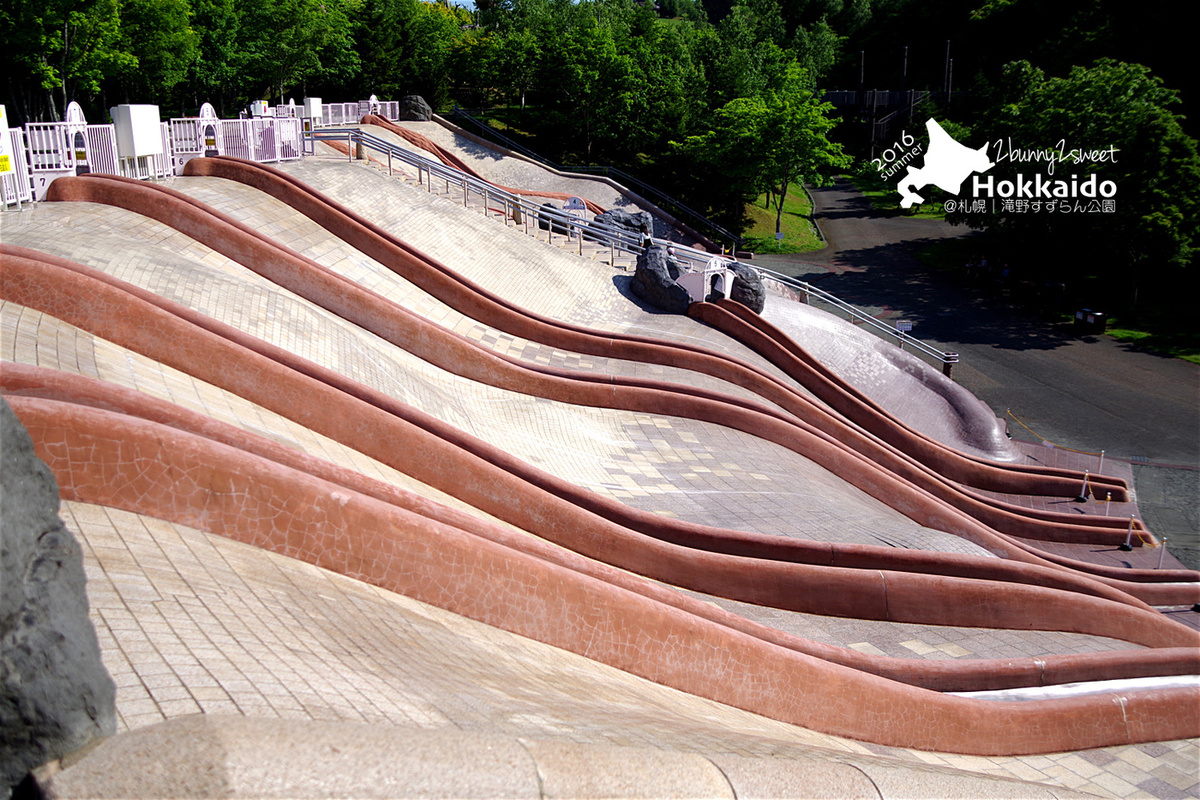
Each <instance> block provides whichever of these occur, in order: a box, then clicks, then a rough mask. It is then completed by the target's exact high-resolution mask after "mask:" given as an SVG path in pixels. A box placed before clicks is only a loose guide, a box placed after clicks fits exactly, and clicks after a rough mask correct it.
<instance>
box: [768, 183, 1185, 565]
mask: <svg viewBox="0 0 1200 800" xmlns="http://www.w3.org/2000/svg"><path fill="white" fill-rule="evenodd" d="M813 197H814V199H815V201H816V215H817V219H818V223H819V224H820V226H821V229H822V231H823V233H824V234H825V237H826V239H827V241H828V242H829V246H828V247H826V248H825V249H824V250H821V251H818V252H814V253H805V254H803V255H801V256H765V257H762V258H760V259H755V261H756V262H761V263H762V264H763V265H765V266H769V267H770V268H772V269H775V270H778V271H780V272H785V273H787V274H791V275H795V276H796V277H800V278H802V279H804V280H807V281H810V282H813V283H815V284H816V285H819V286H820V287H821V288H822V289H825V290H826V291H829V292H832V293H833V294H835V295H837V296H839V297H841V298H842V299H844V300H846V301H848V302H851V303H854V304H855V305H858V306H860V307H862V308H863V309H865V310H867V311H869V312H870V313H873V314H876V315H878V316H881V317H885V318H888V319H904V320H908V321H911V322H912V323H913V329H912V334H913V335H914V336H916V337H918V338H920V339H923V340H925V341H928V342H930V343H931V344H934V345H935V346H937V347H939V348H941V349H943V350H951V351H955V352H958V353H959V354H960V363H959V364H958V365H956V366H955V368H954V378H955V380H956V381H958V382H959V383H960V384H962V385H963V386H965V387H966V388H967V389H969V390H970V391H972V392H973V393H974V394H975V395H976V396H977V397H979V398H980V399H981V400H983V401H984V402H985V403H987V404H988V405H989V406H991V407H992V409H993V410H995V411H996V413H997V415H999V416H1001V417H1004V416H1005V415H1006V412H1007V411H1009V410H1011V412H1012V414H1013V415H1015V416H1016V417H1017V419H1019V420H1020V421H1021V422H1023V423H1024V424H1025V425H1027V426H1028V427H1029V428H1030V429H1032V430H1033V431H1034V432H1035V434H1036V435H1035V434H1032V433H1030V432H1029V431H1028V430H1025V429H1023V428H1021V427H1020V426H1019V425H1017V424H1015V423H1011V420H1010V431H1011V432H1012V434H1013V436H1014V438H1017V439H1023V440H1026V441H1035V442H1036V441H1040V440H1042V439H1045V440H1048V441H1051V442H1054V443H1055V444H1057V445H1061V446H1065V447H1070V448H1073V449H1076V450H1083V451H1088V452H1099V451H1100V450H1104V451H1105V457H1106V458H1116V459H1124V460H1129V461H1132V462H1133V465H1134V477H1135V488H1136V490H1137V493H1138V505H1139V508H1140V509H1141V511H1142V514H1143V516H1144V517H1145V519H1146V522H1147V523H1148V524H1149V526H1150V528H1151V530H1153V531H1154V532H1155V533H1157V534H1158V535H1159V536H1166V537H1167V538H1168V539H1169V542H1168V546H1169V549H1170V550H1171V552H1172V554H1174V555H1175V556H1176V557H1177V558H1179V559H1180V560H1181V561H1183V562H1184V563H1186V564H1188V565H1189V566H1191V567H1193V568H1196V569H1200V365H1196V364H1192V363H1189V362H1187V361H1183V360H1181V359H1172V358H1164V357H1162V356H1158V355H1154V354H1152V353H1148V352H1144V351H1140V350H1137V349H1136V348H1133V347H1131V346H1128V345H1124V344H1121V343H1120V342H1117V341H1116V340H1114V339H1112V338H1110V337H1107V336H1103V335H1098V336H1093V335H1084V336H1081V335H1079V334H1077V333H1076V332H1075V331H1074V330H1073V329H1072V326H1071V325H1070V324H1069V323H1055V322H1049V321H1047V320H1045V319H1043V318H1039V317H1038V316H1037V315H1034V314H1032V313H1029V312H1027V311H1026V310H1024V309H1022V308H1020V307H1016V306H1013V305H1010V304H1009V303H1008V302H1007V301H1006V300H1005V299H1004V295H1003V293H1002V292H1001V291H1000V288H1001V287H1000V286H999V285H998V284H996V282H995V281H994V279H993V280H991V282H989V281H988V280H977V281H976V282H973V283H968V282H966V281H964V280H962V279H961V278H955V277H951V276H948V275H946V274H944V273H939V272H933V271H931V270H929V269H928V268H926V267H924V266H923V265H922V264H920V262H918V261H917V259H916V258H915V256H914V254H915V253H916V252H917V251H919V250H920V249H921V248H923V247H925V246H927V245H928V244H929V243H931V242H933V241H936V240H938V239H943V238H947V237H958V236H969V235H971V234H970V232H969V231H967V230H966V229H964V228H955V227H952V226H950V225H947V224H946V223H944V222H941V221H936V220H922V219H913V218H909V217H903V216H886V215H882V214H879V213H877V212H875V211H873V210H872V209H871V208H870V205H869V204H868V203H867V202H866V201H865V200H864V199H863V197H862V196H861V195H860V194H859V193H858V192H857V191H855V190H854V189H853V187H851V186H850V185H849V184H848V183H845V182H839V183H838V184H836V185H834V186H831V187H826V188H822V189H816V190H814V191H813Z"/></svg>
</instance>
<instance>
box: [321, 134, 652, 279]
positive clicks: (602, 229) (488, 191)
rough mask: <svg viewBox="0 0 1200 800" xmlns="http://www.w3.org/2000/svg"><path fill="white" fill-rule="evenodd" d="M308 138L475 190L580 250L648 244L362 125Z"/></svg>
mask: <svg viewBox="0 0 1200 800" xmlns="http://www.w3.org/2000/svg"><path fill="white" fill-rule="evenodd" d="M305 139H306V141H312V142H320V141H336V142H344V143H346V145H347V147H348V150H349V155H348V158H349V159H350V160H354V158H355V154H356V151H357V149H358V148H359V147H360V146H361V147H362V149H363V152H364V155H365V153H366V151H375V152H377V153H379V154H380V155H383V156H386V157H387V164H388V172H389V173H391V172H392V171H393V169H394V166H393V165H394V163H395V162H397V161H398V162H400V163H402V164H407V165H408V166H410V167H415V168H416V170H417V182H418V184H420V185H423V186H425V187H426V189H427V190H429V191H432V190H433V181H434V180H435V179H436V180H439V181H442V182H444V184H445V187H446V189H447V190H449V189H450V188H451V187H452V186H453V187H460V188H461V189H462V197H463V206H469V205H470V202H471V197H472V195H474V196H476V197H477V198H478V199H479V200H480V201H482V204H483V206H484V208H485V209H488V210H491V209H493V208H496V207H497V206H498V207H499V208H498V210H500V211H501V212H502V213H503V214H504V217H505V219H506V221H507V220H508V219H512V220H513V221H514V222H515V223H516V224H517V225H522V224H523V225H524V226H525V229H526V231H527V232H528V230H529V224H530V222H531V221H532V222H533V223H534V224H535V225H537V226H538V227H539V228H540V229H542V230H546V231H548V236H550V237H553V236H554V235H556V234H557V235H559V236H566V237H569V238H570V239H573V240H578V242H579V250H580V252H581V253H582V251H583V243H584V242H585V241H592V242H596V243H598V244H607V245H608V246H609V247H610V249H611V250H612V251H613V257H614V258H615V257H616V253H617V252H618V251H620V252H626V253H633V254H637V253H640V252H642V250H643V249H644V248H645V246H646V244H647V239H646V238H645V237H643V236H640V235H638V234H636V233H633V232H631V231H628V230H625V229H623V228H616V227H613V226H610V225H605V224H603V223H599V222H596V221H594V220H587V219H583V218H581V217H579V216H575V215H573V214H572V213H571V212H570V211H569V210H567V209H561V208H554V207H552V206H548V205H541V204H538V203H536V202H532V201H530V200H528V199H526V198H525V197H522V196H521V195H519V194H515V193H513V192H509V191H507V190H505V189H500V188H498V187H496V186H493V185H492V184H490V183H488V182H487V181H484V180H481V179H479V178H476V177H474V176H472V175H468V174H467V173H465V172H463V171H461V170H459V169H456V168H455V167H451V166H447V165H446V164H443V163H442V162H440V161H438V160H436V159H431V158H426V157H425V156H422V155H420V154H418V153H414V152H412V151H411V150H407V149H405V148H403V147H400V146H399V145H396V144H394V143H392V142H389V141H387V140H386V139H381V138H379V137H378V136H375V135H374V134H370V133H367V132H365V131H362V130H358V129H354V128H350V129H330V128H321V129H318V130H316V131H311V132H308V133H306V134H305ZM542 202H543V203H544V202H546V201H545V198H542Z"/></svg>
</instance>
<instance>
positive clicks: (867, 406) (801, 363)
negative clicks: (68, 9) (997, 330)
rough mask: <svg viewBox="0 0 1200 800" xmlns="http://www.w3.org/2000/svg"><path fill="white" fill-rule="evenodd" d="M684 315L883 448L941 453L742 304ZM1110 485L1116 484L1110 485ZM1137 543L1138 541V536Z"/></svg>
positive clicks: (1051, 518) (1037, 514) (1095, 481)
mask: <svg viewBox="0 0 1200 800" xmlns="http://www.w3.org/2000/svg"><path fill="white" fill-rule="evenodd" d="M688 314H689V316H692V317H693V318H695V319H698V320H700V321H702V322H704V323H706V324H708V325H711V326H712V327H714V328H716V329H717V330H719V331H721V332H722V333H724V334H726V335H728V336H730V337H732V338H734V339H736V340H737V341H739V342H741V343H742V344H744V345H746V346H747V347H749V348H750V349H752V350H754V351H755V352H757V353H759V354H760V355H762V356H763V357H764V358H767V359H768V360H769V361H771V363H773V364H774V365H775V366H777V367H779V368H780V369H782V370H783V371H784V372H785V373H786V374H788V375H789V376H790V377H791V378H793V379H794V380H796V381H797V382H798V383H800V384H801V385H803V386H805V387H806V388H809V389H810V390H811V391H813V392H814V394H819V395H820V396H821V399H822V401H824V402H826V403H828V404H829V405H830V407H831V408H834V409H835V410H837V411H838V412H839V413H844V414H845V415H846V418H847V419H850V420H852V421H853V422H854V423H855V424H857V425H861V426H862V427H863V428H864V429H865V430H869V431H870V432H871V433H872V434H873V435H875V436H878V437H879V439H880V440H881V441H887V442H888V444H891V445H892V446H894V447H897V448H898V449H902V450H903V451H904V452H911V451H912V450H913V449H920V448H925V449H927V450H928V451H929V453H930V454H931V456H932V454H934V453H936V452H938V451H941V450H945V449H946V447H945V446H944V445H942V444H941V443H940V442H937V441H935V440H933V439H930V438H929V437H927V436H925V435H924V434H922V433H920V432H918V431H914V430H912V429H911V428H909V427H907V426H906V425H905V424H904V423H903V422H900V421H899V420H898V419H895V417H893V416H892V415H891V413H890V412H888V411H887V410H886V409H884V408H882V407H881V406H879V405H877V404H876V403H875V402H874V401H872V400H870V399H869V398H867V397H866V396H865V395H863V394H862V393H861V392H859V391H858V390H857V389H855V388H854V387H853V386H852V385H850V384H849V383H846V382H845V381H843V380H842V379H841V378H840V377H838V376H837V375H836V373H834V372H833V371H832V370H830V369H829V368H828V367H826V366H825V365H824V364H821V363H820V362H819V361H818V360H816V359H815V358H813V357H812V356H810V355H808V354H807V352H806V351H804V349H803V348H802V347H801V346H800V345H799V344H797V343H796V342H795V340H793V339H792V338H791V337H790V336H788V335H787V334H786V333H784V332H783V331H781V330H779V329H778V328H776V327H775V326H773V325H771V324H770V323H769V322H767V321H766V320H764V319H762V317H760V316H759V315H758V314H755V313H754V312H753V311H751V310H750V309H749V308H747V307H746V306H744V305H742V304H741V303H738V302H736V301H733V300H728V299H721V300H717V301H716V302H713V303H695V304H693V306H691V307H689V309H688ZM793 350H795V351H799V352H800V353H804V356H803V357H801V356H798V355H796V354H795V353H793V352H792V351H793ZM813 365H817V366H813ZM902 437H911V438H912V439H913V442H914V445H913V446H912V447H902V445H900V444H897V443H896V442H895V441H894V440H896V439H897V438H902ZM952 452H956V451H952ZM960 455H962V457H963V458H966V459H973V460H975V461H976V462H977V463H981V464H983V463H987V462H985V461H983V460H981V459H975V458H974V457H973V456H966V455H965V454H960ZM918 460H919V461H920V462H921V463H930V461H931V460H933V459H932V457H922V458H919V459H918ZM1033 468H1036V469H1041V468H1040V467H1031V469H1033ZM1081 481H1082V476H1080V480H1075V481H1072V482H1070V483H1069V484H1068V485H1074V487H1075V489H1074V491H1075V492H1078V490H1079V487H1080V486H1081V485H1082V484H1081ZM1106 481H1107V483H1106ZM1112 481H1115V482H1116V483H1115V484H1114V483H1112ZM1089 482H1090V483H1091V485H1093V486H1096V487H1105V490H1106V491H1113V492H1114V496H1113V499H1114V500H1116V499H1118V496H1119V497H1120V498H1122V499H1121V502H1128V501H1129V494H1128V487H1127V486H1126V484H1125V481H1124V480H1123V479H1121V478H1107V477H1105V476H1103V475H1097V476H1091V475H1090V473H1089ZM975 496H976V497H978V499H979V500H980V501H982V502H991V503H993V504H994V505H996V507H998V508H1004V509H1009V510H1011V511H1013V512H1014V513H1016V512H1017V510H1018V509H1019V511H1020V513H1022V514H1024V515H1026V516H1029V517H1033V518H1035V519H1041V520H1045V521H1047V522H1057V523H1059V524H1065V525H1069V524H1071V522H1070V521H1071V520H1072V519H1075V520H1078V519H1079V515H1078V514H1064V513H1061V512H1056V511H1045V510H1040V509H1031V508H1020V507H1018V506H1015V505H1012V504H1010V503H1005V502H1001V501H995V500H990V499H988V498H984V497H982V496H978V495H975ZM1090 524H1091V525H1093V526H1096V527H1103V528H1110V529H1112V530H1113V531H1118V530H1119V531H1120V534H1121V536H1122V537H1124V534H1125V532H1126V526H1127V523H1126V522H1125V521H1123V520H1121V519H1117V518H1108V517H1100V516H1092V517H1091V522H1090ZM1134 530H1135V531H1137V532H1139V533H1140V532H1142V531H1145V527H1144V526H1143V525H1142V523H1141V522H1140V521H1135V523H1134ZM1006 532H1008V533H1012V534H1013V535H1016V536H1021V535H1023V534H1020V533H1017V532H1016V531H1006ZM1030 538H1038V537H1030ZM1122 541H1123V538H1122ZM1140 541H1142V539H1141V537H1140V536H1139V542H1140Z"/></svg>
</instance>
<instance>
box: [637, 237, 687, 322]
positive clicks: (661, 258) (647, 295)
mask: <svg viewBox="0 0 1200 800" xmlns="http://www.w3.org/2000/svg"><path fill="white" fill-rule="evenodd" d="M679 274H680V269H679V263H678V262H677V261H675V259H674V258H672V257H671V256H670V255H669V254H668V253H667V248H665V247H662V246H661V245H652V246H651V247H647V248H646V249H645V250H643V251H642V253H641V255H639V256H638V260H637V267H636V268H635V269H634V272H633V280H632V281H631V282H630V284H629V286H630V288H631V289H632V290H633V293H634V294H635V295H637V296H638V297H640V298H642V299H643V300H645V301H646V302H647V303H649V304H650V305H652V306H654V307H655V308H660V309H662V310H663V311H670V312H671V313H673V314H686V313H687V310H688V306H689V305H691V304H692V299H691V298H690V297H689V296H688V293H687V290H686V289H684V288H683V287H682V286H680V285H679V284H677V283H676V282H675V280H676V279H677V278H678V277H679Z"/></svg>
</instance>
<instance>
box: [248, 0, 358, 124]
mask: <svg viewBox="0 0 1200 800" xmlns="http://www.w3.org/2000/svg"><path fill="white" fill-rule="evenodd" d="M358 5H359V3H358V2H357V0H258V2H255V3H250V4H248V5H247V6H245V7H243V13H242V20H241V29H242V36H241V40H242V42H243V43H244V46H245V48H246V53H247V56H248V58H247V61H248V63H247V67H248V69H250V70H251V71H252V73H253V74H254V75H255V76H256V77H257V79H258V81H259V85H260V87H261V90H262V92H263V94H262V95H260V96H271V95H275V93H276V92H278V95H277V96H278V97H279V102H281V103H282V102H286V97H285V95H286V92H287V91H289V90H291V89H294V88H296V87H300V88H301V89H303V87H304V84H305V82H306V81H307V80H309V79H314V80H330V79H345V78H348V77H351V76H353V75H354V74H356V73H357V72H358V69H359V59H358V53H357V52H356V51H355V50H354V48H353V45H352V34H351V32H352V26H351V24H350V18H351V16H352V15H353V14H354V13H355V12H356V11H357V9H358Z"/></svg>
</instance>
